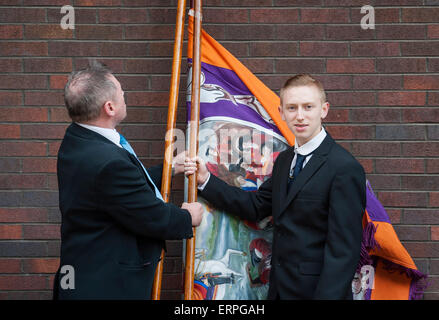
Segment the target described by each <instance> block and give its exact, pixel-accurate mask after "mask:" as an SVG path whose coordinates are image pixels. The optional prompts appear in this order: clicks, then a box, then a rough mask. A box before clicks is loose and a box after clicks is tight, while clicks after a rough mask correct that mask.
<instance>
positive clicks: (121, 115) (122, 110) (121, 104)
mask: <svg viewBox="0 0 439 320" xmlns="http://www.w3.org/2000/svg"><path fill="white" fill-rule="evenodd" d="M111 77H112V78H111V80H112V81H113V83H114V85H115V86H116V92H115V94H114V96H113V99H112V102H113V106H114V108H115V112H116V114H115V120H116V123H120V122H121V121H122V120H123V119H125V117H126V116H127V106H126V104H125V98H124V91H123V90H122V86H121V85H120V82H119V81H118V80H117V79H116V78H115V77H114V76H111Z"/></svg>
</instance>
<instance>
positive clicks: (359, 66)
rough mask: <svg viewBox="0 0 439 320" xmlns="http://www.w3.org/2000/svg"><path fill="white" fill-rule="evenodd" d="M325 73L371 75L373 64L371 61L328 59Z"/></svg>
mask: <svg viewBox="0 0 439 320" xmlns="http://www.w3.org/2000/svg"><path fill="white" fill-rule="evenodd" d="M326 71H327V72H329V73H373V72H375V63H374V61H373V60H372V59H328V60H327V62H326Z"/></svg>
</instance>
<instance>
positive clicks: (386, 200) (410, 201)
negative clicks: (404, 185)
mask: <svg viewBox="0 0 439 320" xmlns="http://www.w3.org/2000/svg"><path fill="white" fill-rule="evenodd" d="M378 200H380V202H381V203H382V204H383V206H389V207H425V206H426V205H427V193H425V192H395V191H387V192H379V193H378Z"/></svg>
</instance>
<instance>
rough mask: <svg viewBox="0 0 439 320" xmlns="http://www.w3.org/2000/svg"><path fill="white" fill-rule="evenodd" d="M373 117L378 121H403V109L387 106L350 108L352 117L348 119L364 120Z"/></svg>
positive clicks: (354, 120)
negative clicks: (388, 107)
mask: <svg viewBox="0 0 439 320" xmlns="http://www.w3.org/2000/svg"><path fill="white" fill-rule="evenodd" d="M366 119H372V120H373V122H376V123H391V122H397V123H399V122H401V110H399V109H385V108H358V109H351V110H350V118H349V120H347V121H351V122H359V123H361V122H364V121H365V120H366Z"/></svg>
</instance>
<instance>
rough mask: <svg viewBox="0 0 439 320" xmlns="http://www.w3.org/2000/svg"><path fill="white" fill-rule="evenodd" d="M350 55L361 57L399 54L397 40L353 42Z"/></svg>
mask: <svg viewBox="0 0 439 320" xmlns="http://www.w3.org/2000/svg"><path fill="white" fill-rule="evenodd" d="M351 55H352V56H353V57H355V56H363V57H387V56H399V55H400V50H399V43H398V42H385V41H380V42H379V43H378V42H353V43H352V44H351Z"/></svg>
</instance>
